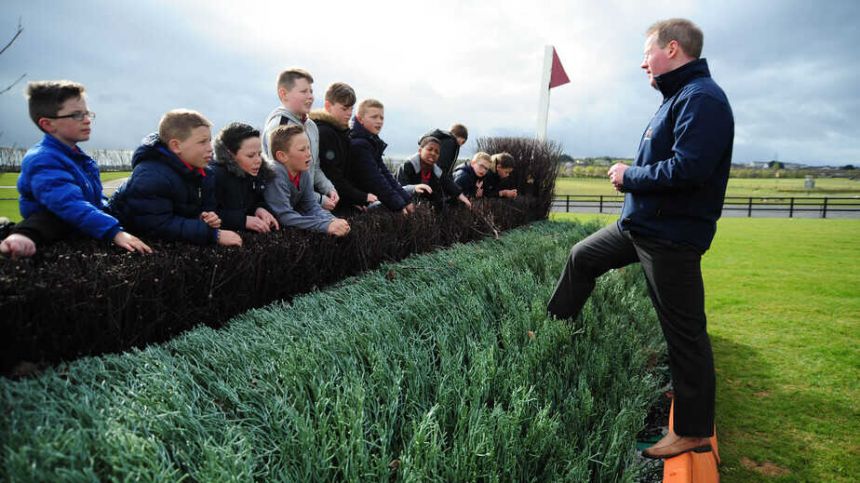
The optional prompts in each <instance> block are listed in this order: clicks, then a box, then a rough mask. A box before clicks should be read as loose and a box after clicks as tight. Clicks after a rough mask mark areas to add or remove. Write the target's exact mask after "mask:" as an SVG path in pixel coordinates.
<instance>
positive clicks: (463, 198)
mask: <svg viewBox="0 0 860 483" xmlns="http://www.w3.org/2000/svg"><path fill="white" fill-rule="evenodd" d="M457 199H458V200H460V203H463V204H464V205H466V208H468V209H470V210H471V209H472V202H471V201H469V198H466V195H464V194H462V193H460V196H458V197H457Z"/></svg>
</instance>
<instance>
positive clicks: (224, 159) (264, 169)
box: [212, 139, 275, 181]
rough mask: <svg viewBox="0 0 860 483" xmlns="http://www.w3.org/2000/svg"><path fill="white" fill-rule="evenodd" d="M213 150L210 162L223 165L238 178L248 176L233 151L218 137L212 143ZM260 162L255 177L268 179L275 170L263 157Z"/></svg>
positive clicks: (272, 175)
mask: <svg viewBox="0 0 860 483" xmlns="http://www.w3.org/2000/svg"><path fill="white" fill-rule="evenodd" d="M213 150H214V158H213V159H212V164H213V165H216V166H223V167H224V168H225V169H226V170H227V172H228V173H230V174H232V175H233V176H236V177H238V178H244V177H245V176H250V175H249V174H248V173H246V172H245V171H244V170H243V169H242V168H241V167H240V166H239V164H238V163H237V162H236V158H235V157H234V156H233V153H231V152H230V150H229V149H227V146H226V145H225V144H224V142H223V141H221V140H220V139H216V140H215V142H214V143H213ZM262 161H263V162H262V164H260V171H259V172H258V173H257V176H256V177H257V178H259V179H262V180H267V181H268V180H270V179H272V178H274V177H275V171H274V170H273V169H272V167H271V166H270V165H269V162H268V161H266V160H265V159H263V160H262Z"/></svg>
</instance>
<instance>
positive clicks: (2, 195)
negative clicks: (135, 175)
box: [0, 171, 131, 221]
mask: <svg viewBox="0 0 860 483" xmlns="http://www.w3.org/2000/svg"><path fill="white" fill-rule="evenodd" d="M130 174H131V172H130V171H111V172H104V173H101V176H100V177H101V180H102V183H104V182H105V181H112V180H115V179H122V178H127V177H128V176H129V175H130ZM17 182H18V173H0V216H5V217H7V218H9V219H10V220H12V221H21V213H20V212H19V211H18V201H17V200H18V190H17V189H15V188H14V186H15V185H16V183H17ZM3 186H10V187H11V188H3Z"/></svg>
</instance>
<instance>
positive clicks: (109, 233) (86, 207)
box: [30, 158, 122, 240]
mask: <svg viewBox="0 0 860 483" xmlns="http://www.w3.org/2000/svg"><path fill="white" fill-rule="evenodd" d="M46 161H49V159H44V160H43V159H39V158H37V159H33V160H32V162H31V164H30V186H31V188H32V192H33V196H34V197H35V198H36V200H37V201H38V202H39V203H40V204H42V205H44V206H45V207H46V208H47V209H48V211H50V212H51V213H53V214H55V215H56V216H57V217H59V218H60V219H61V220H63V221H64V222H65V223H67V224H69V225H70V226H71V227H73V228H75V229H77V230H80V231H81V232H83V233H84V234H86V235H87V236H90V237H92V238H96V239H99V240H112V239H113V237H114V236H116V234H117V233H118V232H119V231H120V230H122V227H121V226H120V224H119V221H118V220H117V219H116V218H114V217H113V216H111V215H109V214H108V213H106V212H105V211H103V209H102V206H95V205H94V204H92V203H91V202H89V201H87V199H86V198H85V197H84V193H83V191H82V190H81V187H80V186H78V184H77V181H76V180H75V178H74V176H72V173H70V172H68V171H66V170H65V169H62V168H61V167H59V166H56V165H51V163H49V162H46ZM99 200H100V201H101V194H99Z"/></svg>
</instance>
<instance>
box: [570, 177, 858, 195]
mask: <svg viewBox="0 0 860 483" xmlns="http://www.w3.org/2000/svg"><path fill="white" fill-rule="evenodd" d="M803 183H804V180H803V179H787V178H779V179H744V178H730V179H729V185H728V188H727V189H726V196H744V197H749V196H752V197H768V196H771V197H791V196H794V197H822V196H857V197H860V179H854V180H852V179H848V178H817V179H816V180H815V189H814V190H807V189H805V188H804V186H803ZM555 194H556V196H562V195H605V196H613V195H617V194H618V193H617V192H616V191H615V189H614V188H612V185H610V184H609V181H608V179H601V178H561V177H560V178H558V179H557V180H556V182H555Z"/></svg>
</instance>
